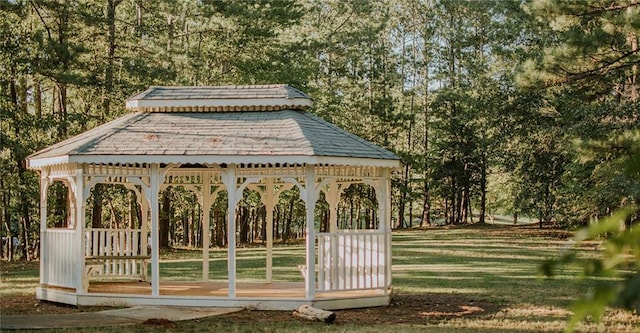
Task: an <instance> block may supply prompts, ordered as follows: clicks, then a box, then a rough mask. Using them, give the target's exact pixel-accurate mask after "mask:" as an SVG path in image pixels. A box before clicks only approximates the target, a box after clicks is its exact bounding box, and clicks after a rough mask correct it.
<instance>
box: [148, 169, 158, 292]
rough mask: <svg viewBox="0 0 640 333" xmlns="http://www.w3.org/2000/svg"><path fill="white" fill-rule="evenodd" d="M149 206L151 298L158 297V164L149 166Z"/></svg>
mask: <svg viewBox="0 0 640 333" xmlns="http://www.w3.org/2000/svg"><path fill="white" fill-rule="evenodd" d="M150 171H151V175H150V181H149V182H150V184H149V185H150V186H149V187H150V190H149V192H150V193H149V201H150V202H149V206H150V207H151V296H160V263H159V260H160V236H159V217H160V216H159V212H158V209H159V208H160V207H158V190H159V188H160V181H159V179H160V174H159V173H160V170H159V168H158V163H152V164H151V170H150Z"/></svg>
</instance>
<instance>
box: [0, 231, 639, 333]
mask: <svg viewBox="0 0 640 333" xmlns="http://www.w3.org/2000/svg"><path fill="white" fill-rule="evenodd" d="M303 251H304V249H303V247H302V246H296V245H293V246H291V245H289V246H281V247H278V248H277V249H276V251H275V258H274V266H275V267H276V268H275V270H276V272H275V273H274V276H278V277H280V278H284V279H287V280H300V279H301V277H300V275H299V273H297V272H296V270H295V269H291V268H292V267H294V268H295V266H296V265H297V263H298V261H302V262H303V261H304V254H303V253H304V252H303ZM560 251H577V252H578V255H579V256H580V257H581V258H589V257H592V256H597V255H599V253H600V251H601V247H600V246H599V244H598V243H597V242H592V243H587V244H584V245H581V247H580V248H578V249H577V250H574V247H573V246H572V243H571V237H570V235H568V233H566V232H563V231H558V230H549V229H543V230H538V229H537V228H536V227H533V226H530V227H514V226H468V227H460V228H444V227H439V228H431V229H424V230H410V231H394V234H393V285H394V294H395V295H394V298H393V300H392V304H391V305H390V306H389V307H382V308H374V309H360V310H344V311H338V319H337V322H336V323H335V324H332V325H327V324H323V323H319V322H305V321H302V320H299V319H295V318H294V317H293V316H291V314H290V313H289V312H262V311H243V312H241V313H239V314H234V315H227V316H222V317H212V318H206V319H201V320H196V321H185V322H177V323H175V325H172V326H169V327H167V326H148V325H139V326H135V327H114V328H106V329H104V328H102V329H90V328H89V329H83V330H82V331H90V332H94V331H101V332H102V331H112V332H129V331H130V332H152V331H153V332H156V331H157V332H164V331H167V330H170V331H175V332H182V331H190V332H214V331H215V332H393V331H398V332H558V331H562V330H563V329H564V326H565V322H566V320H567V318H568V316H569V315H570V312H569V311H568V310H567V307H568V306H569V305H570V304H571V302H572V300H573V299H575V298H576V297H577V296H579V295H583V294H584V293H585V292H586V290H587V287H588V286H589V285H590V284H592V283H612V282H613V281H604V280H600V281H594V280H590V279H576V278H575V276H576V275H577V274H578V273H579V272H580V268H579V267H578V266H571V267H566V268H564V269H563V270H562V271H561V272H559V273H560V274H559V275H557V276H556V277H555V278H553V279H545V278H543V277H542V276H541V275H540V273H539V270H538V267H539V266H540V264H541V263H542V262H543V260H544V259H545V258H549V257H553V256H556V255H558V254H559V253H560ZM198 254H199V252H196V251H175V252H172V253H167V254H165V256H164V257H165V262H163V263H162V264H161V269H162V273H161V276H162V277H163V279H175V280H184V279H185V278H187V277H192V278H193V279H194V280H195V279H198V278H199V275H198V274H199V267H200V266H201V263H200V262H199V261H198V260H197V256H198ZM225 255H226V252H225V251H223V250H219V251H213V252H212V261H211V268H212V275H211V278H212V279H219V278H223V277H224V276H225V275H226V271H225V269H226V262H225ZM238 258H239V259H238V276H239V278H241V279H246V280H253V279H259V278H260V277H262V276H264V267H263V265H264V264H263V263H264V249H262V248H247V249H239V250H238ZM2 264H3V268H2V284H1V285H0V301H1V302H2V303H5V301H6V300H12V299H14V298H13V297H14V296H15V295H18V294H24V293H27V294H33V293H34V291H33V290H34V288H35V286H36V283H37V265H26V266H23V268H20V266H18V265H14V264H7V263H6V262H2ZM7 267H11V268H12V269H11V270H7V269H5V268H7ZM189 279H190V278H189ZM3 299H4V300H3ZM33 303H34V304H35V303H36V302H35V300H34V301H33ZM9 306H10V305H9ZM32 306H33V305H32ZM7 307H8V305H6V304H3V306H2V309H3V313H6V312H7V311H8V310H7ZM35 312H36V311H35V310H29V309H26V310H24V311H22V310H18V313H35ZM10 313H12V314H16V310H13V311H10ZM639 327H640V318H639V316H637V315H634V314H632V313H630V312H628V311H622V310H616V309H612V310H610V311H609V312H608V313H607V315H606V316H605V318H604V319H603V321H602V322H599V323H596V322H587V323H584V324H581V325H580V326H579V328H578V331H593V332H638V330H640V328H639ZM70 331H78V329H73V330H70Z"/></svg>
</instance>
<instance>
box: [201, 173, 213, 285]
mask: <svg viewBox="0 0 640 333" xmlns="http://www.w3.org/2000/svg"><path fill="white" fill-rule="evenodd" d="M202 178H203V179H202V281H204V282H207V281H209V240H210V239H211V231H210V230H209V219H210V217H209V211H210V208H211V203H212V200H211V173H210V172H209V171H203V172H202Z"/></svg>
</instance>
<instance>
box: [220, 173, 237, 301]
mask: <svg viewBox="0 0 640 333" xmlns="http://www.w3.org/2000/svg"><path fill="white" fill-rule="evenodd" d="M223 182H224V185H225V186H226V188H227V196H228V207H227V268H228V271H229V276H228V279H229V296H228V297H229V298H235V297H236V203H237V200H238V199H237V181H236V165H235V164H229V165H228V166H227V171H226V172H225V175H224V177H223Z"/></svg>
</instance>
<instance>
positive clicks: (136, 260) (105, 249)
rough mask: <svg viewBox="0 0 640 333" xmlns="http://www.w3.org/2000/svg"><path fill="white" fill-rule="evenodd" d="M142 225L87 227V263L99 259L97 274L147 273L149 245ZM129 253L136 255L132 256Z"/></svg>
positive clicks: (95, 273) (114, 275) (128, 275)
mask: <svg viewBox="0 0 640 333" xmlns="http://www.w3.org/2000/svg"><path fill="white" fill-rule="evenodd" d="M143 237H146V235H142V230H140V229H86V230H85V243H84V246H85V248H84V254H85V258H86V259H85V260H86V262H87V263H92V262H96V261H97V262H99V264H100V265H102V267H101V268H102V269H99V270H95V271H93V272H92V274H93V275H98V276H110V277H145V276H146V259H145V258H143V257H146V256H147V253H148V252H147V249H146V248H145V246H144V245H143V244H145V242H143ZM127 257H132V258H131V259H128V258H127Z"/></svg>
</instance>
